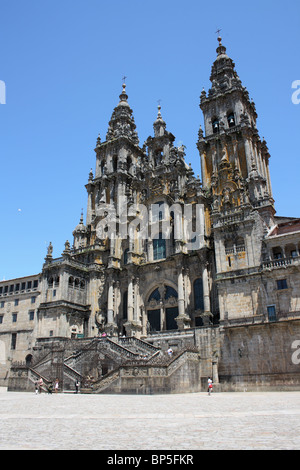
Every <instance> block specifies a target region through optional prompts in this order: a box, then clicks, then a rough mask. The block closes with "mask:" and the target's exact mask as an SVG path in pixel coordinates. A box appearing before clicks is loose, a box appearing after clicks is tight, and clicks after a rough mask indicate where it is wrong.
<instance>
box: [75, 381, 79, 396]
mask: <svg viewBox="0 0 300 470" xmlns="http://www.w3.org/2000/svg"><path fill="white" fill-rule="evenodd" d="M75 390H76V391H75V393H78V390H79V381H78V380H75Z"/></svg>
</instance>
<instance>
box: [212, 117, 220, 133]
mask: <svg viewBox="0 0 300 470" xmlns="http://www.w3.org/2000/svg"><path fill="white" fill-rule="evenodd" d="M212 128H213V133H214V134H217V133H218V132H219V120H218V119H214V120H213V122H212Z"/></svg>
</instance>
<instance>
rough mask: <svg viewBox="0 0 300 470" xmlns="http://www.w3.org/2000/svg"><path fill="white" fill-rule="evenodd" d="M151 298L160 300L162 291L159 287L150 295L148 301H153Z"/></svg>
mask: <svg viewBox="0 0 300 470" xmlns="http://www.w3.org/2000/svg"><path fill="white" fill-rule="evenodd" d="M151 300H157V301H158V300H160V293H159V290H158V288H157V289H155V290H154V291H153V292H152V293H151V294H150V296H149V299H148V302H151Z"/></svg>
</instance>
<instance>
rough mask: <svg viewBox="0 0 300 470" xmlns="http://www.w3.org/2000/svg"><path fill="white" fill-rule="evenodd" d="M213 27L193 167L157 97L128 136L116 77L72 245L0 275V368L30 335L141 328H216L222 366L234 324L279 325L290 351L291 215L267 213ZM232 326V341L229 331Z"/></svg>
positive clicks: (266, 191) (250, 114) (248, 117)
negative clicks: (141, 132) (141, 125)
mask: <svg viewBox="0 0 300 470" xmlns="http://www.w3.org/2000/svg"><path fill="white" fill-rule="evenodd" d="M218 41H219V45H218V48H217V57H216V60H215V61H214V63H213V65H212V69H211V76H210V80H211V88H210V89H209V90H208V91H207V92H205V91H204V90H203V91H202V93H201V96H200V108H201V110H202V112H203V116H204V126H205V128H204V129H202V128H201V127H200V129H199V133H198V141H197V148H198V150H199V155H200V161H201V173H202V175H201V180H200V179H199V178H198V177H195V175H194V172H193V170H192V168H191V167H190V166H189V165H188V164H187V163H186V162H185V149H184V147H183V146H180V147H176V146H175V145H174V141H175V137H174V135H173V134H172V133H171V132H170V131H168V130H167V125H166V122H165V121H164V119H163V116H162V113H161V108H160V106H159V107H158V115H157V118H156V120H155V122H154V123H153V135H152V136H150V137H148V139H147V140H146V141H145V142H144V144H143V145H142V146H141V145H140V143H139V138H138V133H137V130H136V125H135V122H134V117H133V111H132V109H131V108H130V105H129V103H128V96H127V93H126V86H125V84H123V90H122V92H121V94H120V97H119V103H118V104H117V106H116V107H115V108H114V110H113V113H112V116H111V119H110V121H109V123H108V130H107V134H106V138H105V140H103V141H102V140H101V138H100V136H98V139H97V142H96V148H95V154H96V165H95V169H94V170H91V171H90V174H89V177H88V181H87V184H86V190H87V210H86V221H85V223H84V219H83V215H82V216H81V218H80V221H79V224H78V225H77V226H76V228H75V229H74V231H73V243H72V245H71V243H70V242H69V241H66V243H65V247H64V250H63V252H62V255H61V257H60V258H53V256H52V249H53V248H52V245H51V244H50V245H49V247H48V251H47V255H46V258H45V262H44V264H43V268H42V272H41V273H39V274H38V275H36V276H30V277H28V278H22V279H16V280H11V281H3V282H1V283H0V306H1V307H0V353H1V354H0V356H1V357H0V368H1V369H0V371H1V375H2V377H0V379H1V380H2V381H3V380H4V379H5V377H7V374H8V371H9V367H10V366H11V364H12V362H13V361H26V357H29V356H30V355H31V351H32V348H33V347H34V345H35V341H36V340H39V339H42V338H46V339H48V340H50V339H51V338H57V337H60V338H61V337H63V338H74V339H76V338H78V339H80V338H81V339H82V338H94V337H98V336H99V335H102V334H106V335H108V336H109V337H110V338H116V340H117V339H118V338H119V337H124V336H126V337H135V338H137V339H142V340H149V339H150V338H151V339H152V342H153V341H154V340H153V338H159V337H162V335H164V337H167V335H168V334H169V336H170V337H171V336H172V335H173V336H174V334H175V333H176V332H177V333H180V334H181V337H183V336H184V333H185V332H186V333H188V332H189V333H190V332H191V331H194V332H195V331H200V330H201V331H204V330H205V331H214V332H216V331H218V334H220V339H219V340H218V343H217V345H216V346H215V348H216V349H217V350H218V351H217V352H216V350H215V352H214V356H215V357H218V358H219V359H218V362H219V363H220V361H221V359H220V358H223V362H222V361H221V364H220V371H222V373H223V375H224V377H225V376H228V375H230V374H229V372H228V370H229V369H230V370H231V373H233V374H234V372H232V368H233V369H234V367H235V366H234V365H232V364H233V362H234V361H236V362H237V361H240V360H241V357H242V355H243V353H244V350H245V344H246V342H247V341H246V340H245V338H248V339H249V334H250V333H249V331H250V330H249V329H247V328H246V327H247V326H251V327H253V326H256V327H258V328H263V330H262V331H264V332H265V331H267V330H266V329H267V328H269V330H268V331H270V328H271V327H274V325H280V328H282V327H283V326H282V325H285V326H286V325H289V327H288V328H289V329H290V330H289V331H290V333H291V334H290V342H289V347H290V349H289V351H286V353H285V354H286V357H287V356H288V354H289V353H291V354H290V357H292V348H293V344H294V345H295V344H296V343H295V341H296V340H297V337H298V336H297V335H298V334H299V332H300V329H299V319H300V308H299V305H298V304H299V293H300V274H299V266H300V219H295V218H289V217H278V216H276V212H275V207H274V200H273V196H272V188H271V179H270V173H269V158H270V154H269V151H268V147H267V144H266V142H265V140H262V139H261V138H260V136H259V133H258V130H257V126H256V119H257V114H256V109H255V105H254V102H253V101H251V100H250V99H249V94H248V92H247V90H246V88H245V87H244V86H243V85H242V82H241V80H240V78H239V76H238V75H237V72H236V70H235V64H234V62H233V61H232V59H231V58H230V57H229V56H228V55H227V53H226V48H225V47H224V46H223V44H222V41H221V38H218ZM34 286H35V287H34ZM33 289H34V290H33ZM33 298H34V300H33ZM30 312H31V313H30ZM13 314H14V315H15V316H14V317H13V318H14V319H15V321H14V320H12V319H11V318H12V315H13ZM270 325H271V326H270ZM241 327H243V328H244V329H243V332H244V333H239V335H238V338H239V339H236V340H234V341H237V343H236V348H235V352H234V353H233V352H232V351H231V350H230V348H231V345H232V344H235V343H234V341H233V340H232V341H230V339H228V338H230V335H231V338H232V337H233V336H234V335H235V334H237V331H238V330H237V328H241ZM234 328H235V329H234ZM245 328H246V329H245ZM251 331H252V330H251ZM257 331H258V330H257ZM230 332H233V333H230ZM227 333H228V335H227ZM251 334H252V333H251ZM251 334H250V336H251ZM260 334H262V335H264V334H265V333H260ZM276 334H277V333H276ZM226 335H227V336H226ZM241 335H242V336H241ZM243 335H245V336H243ZM247 335H248V336H247ZM276 337H277V336H276ZM243 338H244V339H243ZM253 341H254V340H253ZM255 341H258V342H259V340H258V339H257V338H256V340H255ZM249 344H250V343H249ZM249 344H248V346H249ZM255 344H256V343H255ZM257 344H258V343H257ZM198 346H199V344H198ZM248 346H247V347H248ZM252 346H253V345H252ZM257 347H258V346H257ZM295 347H296V346H295ZM199 348H200V349H201V348H202V349H203V344H202V345H200V346H199ZM249 348H250V346H249ZM249 348H248V349H249ZM230 351H231V352H230ZM236 354H237V355H238V356H237V357H236V359H235V355H236ZM253 354H257V351H256V352H255V351H254V353H253ZM226 358H227V359H226ZM287 360H288V359H287ZM226 361H227V363H226ZM249 361H250V359H249ZM214 363H215V362H214ZM226 364H227V366H226ZM229 364H230V367H229ZM292 364H293V363H292V362H291V360H290V365H291V366H292V367H293V365H292ZM294 366H296V364H294ZM226 367H227V368H226ZM257 367H258V366H257ZM283 368H284V366H283ZM219 373H220V372H219ZM270 373H273V372H270Z"/></svg>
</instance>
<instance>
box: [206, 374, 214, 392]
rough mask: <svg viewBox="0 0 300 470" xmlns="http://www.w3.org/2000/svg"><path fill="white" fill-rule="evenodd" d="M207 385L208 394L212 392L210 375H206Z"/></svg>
mask: <svg viewBox="0 0 300 470" xmlns="http://www.w3.org/2000/svg"><path fill="white" fill-rule="evenodd" d="M207 385H208V387H207V393H208V395H210V394H211V392H212V389H213V381H212V380H211V378H210V377H208V381H207Z"/></svg>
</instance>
